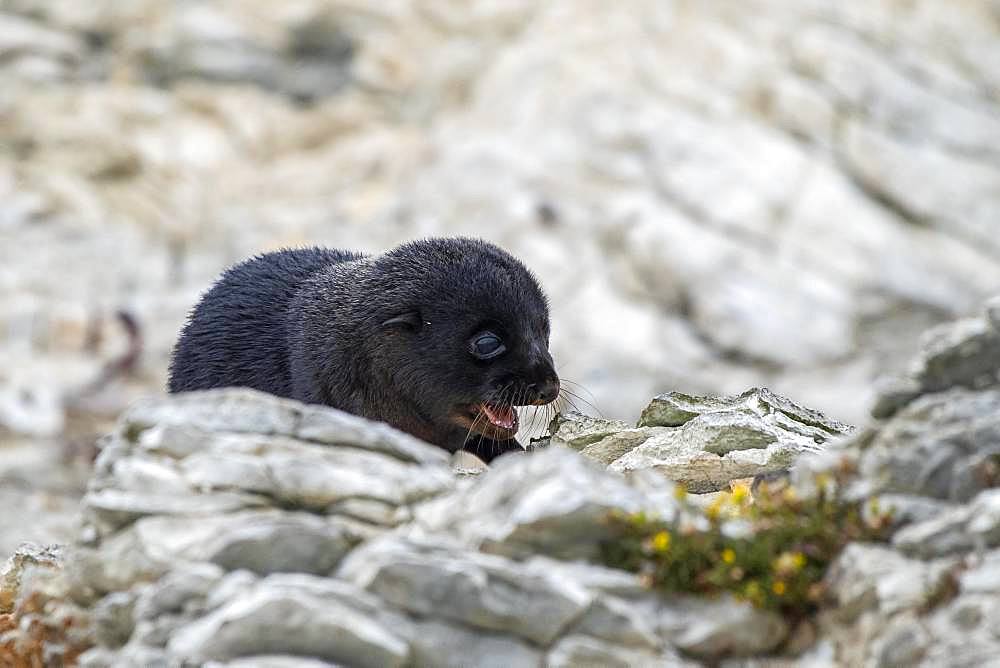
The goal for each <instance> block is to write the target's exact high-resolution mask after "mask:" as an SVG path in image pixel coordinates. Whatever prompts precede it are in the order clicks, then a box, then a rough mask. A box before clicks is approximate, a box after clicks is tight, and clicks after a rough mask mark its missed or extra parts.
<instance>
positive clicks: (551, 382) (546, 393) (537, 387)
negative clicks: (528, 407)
mask: <svg viewBox="0 0 1000 668" xmlns="http://www.w3.org/2000/svg"><path fill="white" fill-rule="evenodd" d="M529 389H530V390H531V391H532V392H534V393H535V400H534V401H532V402H531V403H532V404H534V405H536V406H541V405H543V404H547V403H550V402H552V401H554V400H555V398H556V397H558V396H559V379H558V378H556V377H555V376H550V377H549V378H546V379H545V380H543V381H542V382H540V383H534V384H532V385H530V386H529Z"/></svg>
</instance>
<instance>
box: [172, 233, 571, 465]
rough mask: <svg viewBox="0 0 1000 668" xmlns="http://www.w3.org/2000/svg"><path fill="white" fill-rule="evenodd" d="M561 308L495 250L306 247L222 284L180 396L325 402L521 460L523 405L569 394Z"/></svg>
mask: <svg viewBox="0 0 1000 668" xmlns="http://www.w3.org/2000/svg"><path fill="white" fill-rule="evenodd" d="M548 345H549V313H548V304H547V301H546V298H545V295H544V294H543V292H542V290H541V288H540V287H539V286H538V283H537V281H536V280H535V278H534V276H532V274H531V272H529V271H528V269H527V268H525V267H524V265H522V264H521V263H520V262H519V261H518V260H516V259H515V258H514V257H512V256H511V255H510V254H508V253H507V252H505V251H503V250H501V249H500V248H498V247H496V246H494V245H492V244H489V243H487V242H485V241H480V240H476V239H467V238H442V239H425V240H421V241H413V242H410V243H406V244H403V245H401V246H399V247H397V248H395V249H393V250H390V251H389V252H387V253H385V254H383V255H377V256H367V255H363V254H360V253H353V252H348V251H341V250H333V249H325V248H307V249H298V250H281V251H277V252H273V253H267V254H264V255H259V256H257V257H254V258H252V259H249V260H247V261H245V262H243V263H241V264H238V265H236V266H234V267H232V268H230V269H229V270H227V271H226V272H224V273H223V274H222V276H221V277H220V278H219V279H218V281H217V282H216V283H215V285H213V286H212V288H211V289H209V291H208V292H207V293H205V294H204V296H203V297H202V298H201V301H200V302H199V303H198V305H197V306H196V307H195V308H194V310H193V311H192V312H191V314H190V317H189V319H188V322H187V324H186V325H185V326H184V329H183V331H182V332H181V335H180V338H179V339H178V341H177V344H176V346H175V347H174V351H173V357H172V360H171V364H170V380H169V390H170V392H184V391H189V390H203V389H209V388H215V387H232V386H244V387H251V388H254V389H257V390H262V391H264V392H269V393H271V394H275V395H278V396H281V397H290V398H292V399H297V400H299V401H304V402H307V403H316V404H325V405H327V406H333V407H334V408H339V409H341V410H345V411H348V412H351V413H354V414H356V415H361V416H364V417H367V418H371V419H374V420H381V421H383V422H387V423H388V424H390V425H392V426H394V427H396V428H398V429H401V430H403V431H406V432H409V433H410V434H412V435H414V436H416V437H418V438H421V439H423V440H425V441H428V442H429V443H433V444H435V445H438V446H440V447H442V448H444V449H446V450H448V451H450V452H454V451H456V450H459V449H464V450H468V451H469V452H472V453H473V454H475V455H477V456H478V457H480V458H481V459H483V460H484V461H486V462H489V461H491V460H492V459H494V458H495V457H497V456H499V455H501V454H503V453H505V452H509V451H517V450H522V446H521V445H520V444H519V443H518V442H517V440H516V439H515V438H514V436H515V434H516V432H517V429H518V416H517V411H516V410H515V407H516V406H523V405H543V404H547V403H549V402H551V401H552V400H554V399H555V398H556V396H557V395H558V394H559V378H558V376H557V375H556V372H555V368H554V365H553V362H552V357H551V355H550V354H549V350H548Z"/></svg>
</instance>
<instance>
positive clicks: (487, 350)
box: [471, 332, 507, 360]
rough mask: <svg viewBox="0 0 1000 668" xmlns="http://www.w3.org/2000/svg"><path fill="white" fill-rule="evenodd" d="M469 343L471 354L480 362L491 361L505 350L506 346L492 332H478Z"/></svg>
mask: <svg viewBox="0 0 1000 668" xmlns="http://www.w3.org/2000/svg"><path fill="white" fill-rule="evenodd" d="M471 343H472V354H473V355H475V356H476V357H478V358H479V359H481V360H489V359H493V358H494V357H496V356H497V355H502V354H503V353H504V352H505V351H506V350H507V346H505V345H504V344H503V341H501V340H500V337H499V336H497V335H496V334H494V333H493V332H480V333H479V334H476V335H475V336H474V337H472V342H471Z"/></svg>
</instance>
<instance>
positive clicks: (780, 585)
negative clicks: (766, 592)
mask: <svg viewBox="0 0 1000 668" xmlns="http://www.w3.org/2000/svg"><path fill="white" fill-rule="evenodd" d="M786 589H787V587H785V583H784V582H782V581H781V580H775V581H774V584H772V585H771V591H773V592H774V593H775V594H777V595H778V596H781V595H782V594H784V593H785V590H786Z"/></svg>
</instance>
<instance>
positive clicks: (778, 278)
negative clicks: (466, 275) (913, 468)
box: [0, 0, 1000, 556]
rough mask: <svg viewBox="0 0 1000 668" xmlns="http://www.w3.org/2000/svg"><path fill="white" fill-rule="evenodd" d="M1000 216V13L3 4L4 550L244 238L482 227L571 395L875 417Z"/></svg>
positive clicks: (987, 268) (572, 0) (683, 4)
mask: <svg viewBox="0 0 1000 668" xmlns="http://www.w3.org/2000/svg"><path fill="white" fill-rule="evenodd" d="M998 220H1000V3H998V2H996V1H995V0H952V1H951V2H940V1H939V0H907V1H902V0H866V1H861V0H852V1H849V2H835V1H833V0H798V1H795V2H792V1H790V0H743V1H742V2H733V1H727V0H674V1H669V0H621V1H619V2H615V3H609V2H603V1H601V0H552V1H550V2H545V3H539V2H535V1H534V0H385V1H382V2H369V1H365V0H288V1H286V2H271V1H269V0H186V1H184V0H178V1H175V2H168V1H166V0H131V1H130V2H115V1H114V0H90V1H88V2H80V1H79V0H0V504H2V507H3V509H4V512H2V513H0V555H2V556H5V555H6V554H8V553H10V552H11V551H12V550H13V547H14V546H15V545H16V544H17V543H18V542H20V541H21V540H26V539H31V540H36V541H42V542H45V541H54V540H62V539H64V538H65V536H66V532H67V531H68V528H69V527H71V526H72V523H73V517H72V515H73V514H74V512H75V508H76V505H77V498H78V496H79V493H80V492H81V489H82V485H83V480H85V476H86V475H87V471H88V470H89V467H90V461H91V459H92V457H93V452H94V445H93V443H94V439H95V437H96V436H97V435H98V434H101V433H103V432H104V431H106V430H107V428H108V426H109V424H110V423H111V421H112V420H113V419H114V418H115V416H116V415H117V414H118V413H119V412H120V411H121V409H122V408H123V407H124V406H125V405H127V404H128V403H129V402H130V401H132V400H133V399H135V398H136V397H138V396H141V395H144V394H149V393H160V392H162V391H163V385H164V381H165V372H166V365H167V361H168V355H169V350H170V346H171V345H172V342H173V340H174V337H175V336H176V333H177V331H178V329H179V327H180V325H181V323H182V322H183V319H184V316H185V313H186V311H187V309H189V308H190V307H191V306H192V305H193V304H194V302H195V301H196V300H197V298H198V295H199V293H200V292H201V291H203V290H204V289H205V288H206V287H207V286H208V285H209V284H210V282H211V281H212V279H213V278H214V276H215V275H216V274H217V273H218V272H219V271H220V270H221V269H222V268H224V267H225V266H226V265H228V264H231V263H233V262H235V261H237V260H239V259H242V258H244V257H245V256H247V255H250V254H253V253H255V252H259V251H263V250H268V249H273V248H277V247H281V246H289V245H301V244H310V243H318V244H326V245H331V246H338V247H350V248H358V249H364V250H368V251H372V252H377V251H379V250H382V249H384V248H387V247H389V246H392V245H394V244H396V243H398V242H399V241H402V240H404V239H409V238H413V237H418V236H425V235H438V234H466V235H476V236H482V237H486V238H489V239H491V240H493V241H495V242H498V243H500V244H502V245H504V246H505V247H507V248H509V249H510V250H511V251H512V252H514V253H515V254H516V255H518V256H520V257H521V258H522V259H523V260H524V261H525V262H526V263H527V264H528V265H529V266H530V267H531V268H532V269H533V270H534V271H535V272H536V273H537V274H538V276H539V278H540V279H541V282H542V283H543V285H544V286H545V287H546V289H547V290H548V292H549V294H550V297H551V300H552V306H553V314H552V315H553V325H554V326H553V349H554V355H555V357H556V360H557V362H558V363H559V364H560V366H561V373H562V374H563V375H564V376H565V377H567V378H569V379H572V380H574V381H576V382H578V383H581V384H582V385H583V386H584V387H586V388H587V389H588V390H589V391H590V393H592V395H593V396H591V395H584V398H585V399H587V400H588V401H589V402H591V403H592V404H594V405H595V406H596V408H591V407H588V406H586V405H580V408H582V409H585V410H588V411H591V412H597V411H600V412H602V413H603V414H604V415H605V416H607V417H612V418H621V419H625V420H629V421H632V420H634V419H635V418H636V417H637V416H638V412H639V410H640V409H641V408H642V407H643V406H644V405H645V403H646V399H647V398H648V397H649V396H652V395H654V394H657V393H660V392H664V391H667V390H680V391H687V392H707V393H735V392H739V391H742V390H743V389H745V388H746V387H749V386H752V385H757V386H760V385H766V386H769V387H771V388H773V389H774V390H776V391H778V392H781V393H782V394H785V395H788V396H791V397H794V398H795V399H796V400H797V401H801V402H802V403H803V404H805V405H808V406H811V407H814V408H817V409H820V410H823V411H824V412H825V413H827V414H828V415H830V416H832V417H835V418H837V419H839V420H843V421H845V422H851V423H859V422H861V421H863V419H864V416H865V414H866V412H867V411H868V409H869V408H870V404H871V400H872V397H873V396H874V389H873V388H874V387H875V386H874V380H875V379H876V378H878V377H879V376H880V375H881V373H882V372H883V371H884V370H886V369H889V368H893V367H899V366H900V364H901V363H902V362H903V361H904V360H907V359H909V358H910V357H911V356H912V354H913V353H914V351H915V350H916V349H917V348H918V333H919V332H921V331H922V330H924V329H925V328H927V327H928V326H930V325H933V324H935V323H938V322H941V321H943V320H948V319H951V318H953V317H956V316H961V315H965V314H968V313H970V312H972V311H974V310H975V308H976V307H977V305H978V304H979V303H980V302H981V301H982V299H983V298H984V297H986V296H988V295H989V294H991V293H993V292H995V291H996V288H997V286H998V285H1000V234H997V223H998Z"/></svg>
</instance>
